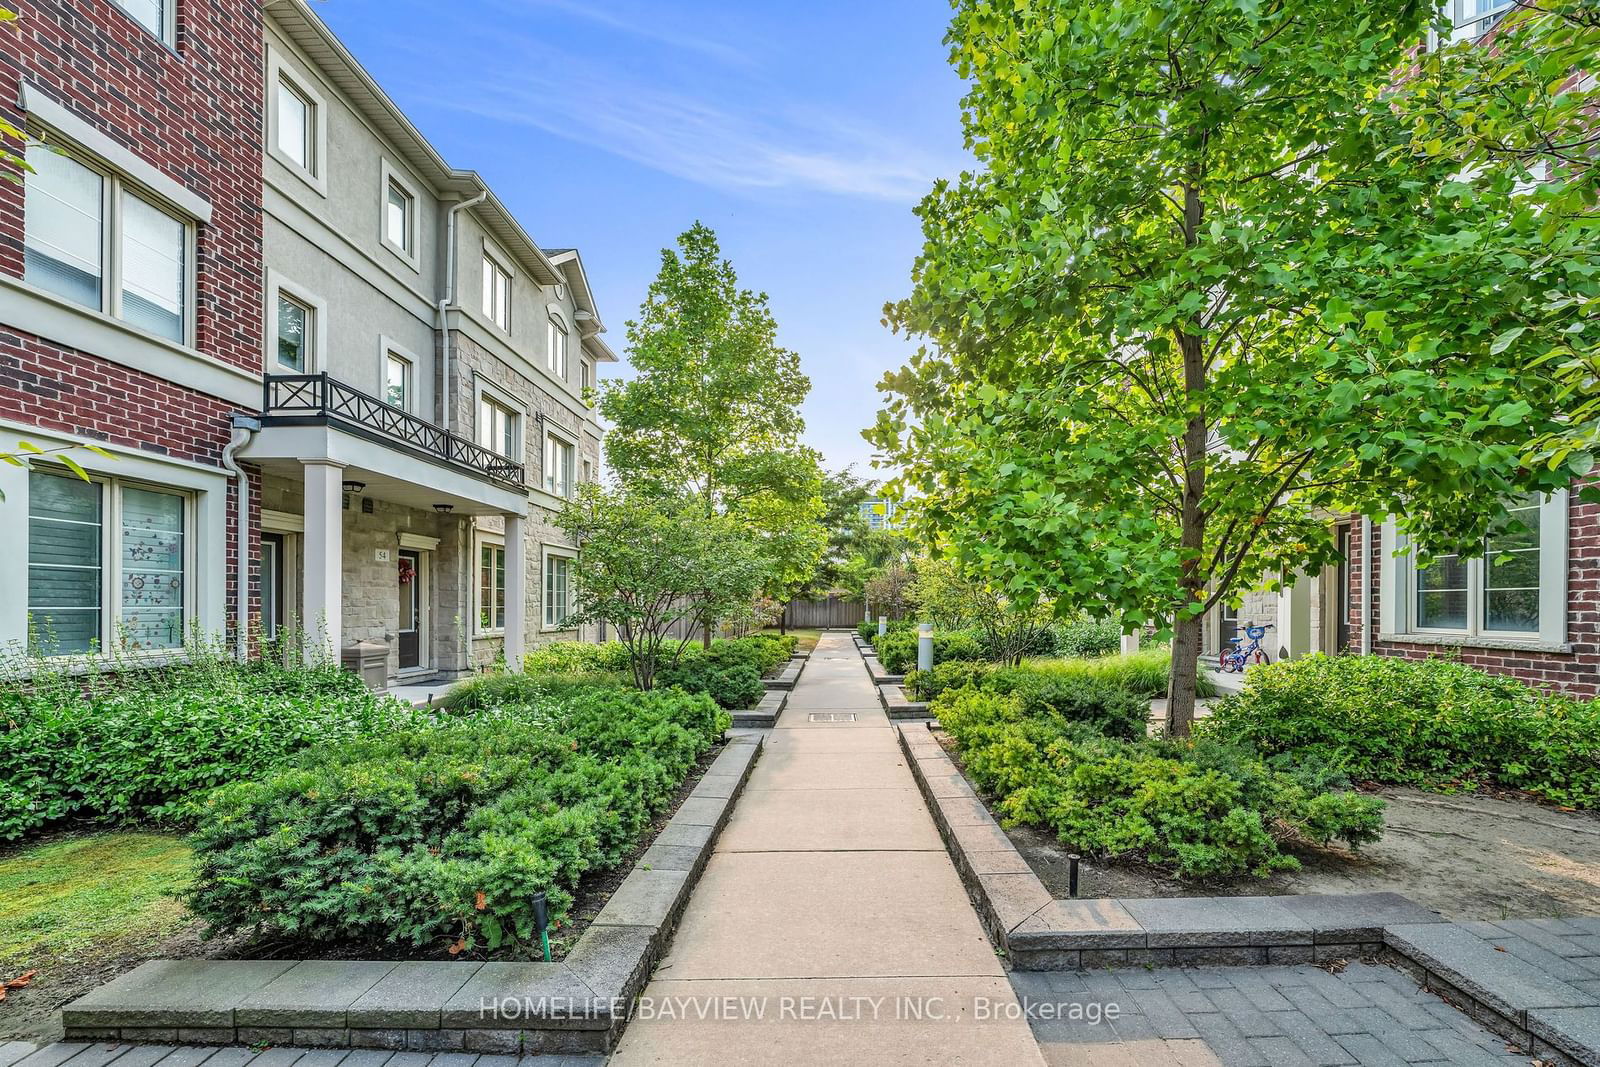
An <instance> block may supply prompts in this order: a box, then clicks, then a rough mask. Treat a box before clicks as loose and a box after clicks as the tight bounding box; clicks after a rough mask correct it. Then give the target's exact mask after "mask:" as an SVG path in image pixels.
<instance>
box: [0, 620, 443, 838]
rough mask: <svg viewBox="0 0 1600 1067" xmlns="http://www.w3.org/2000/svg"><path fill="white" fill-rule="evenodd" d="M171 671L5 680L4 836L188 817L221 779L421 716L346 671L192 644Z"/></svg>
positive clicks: (39, 669)
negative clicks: (66, 825)
mask: <svg viewBox="0 0 1600 1067" xmlns="http://www.w3.org/2000/svg"><path fill="white" fill-rule="evenodd" d="M189 655H190V662H189V663H188V664H185V665H182V666H174V667H169V668H165V669H160V670H151V669H145V670H133V671H126V672H124V673H120V674H116V675H90V676H87V677H74V676H68V675H64V674H59V673H57V674H52V673H50V670H49V668H48V665H45V664H34V665H32V667H31V668H30V670H31V671H32V673H31V677H30V680H29V681H28V682H27V683H26V684H13V683H8V684H7V685H6V686H5V687H3V688H0V840H8V841H9V840H15V839H16V838H19V837H22V836H24V835H26V834H29V833H33V832H35V831H37V830H40V829H42V828H45V827H48V826H51V825H53V824H56V823H59V822H61V821H62V820H64V819H79V820H93V821H99V822H115V821H119V820H127V819H154V820H157V821H182V820H184V819H186V818H189V817H191V816H192V814H193V806H194V805H195V804H196V803H197V802H198V800H199V798H200V796H201V795H202V794H204V793H205V792H206V791H207V790H209V789H211V788H212V787H214V786H218V785H222V784H224V783H227V782H234V781H238V780H239V779H241V778H252V777H256V776H258V775H260V774H263V773H264V772H266V771H268V770H271V769H272V768H274V767H277V766H279V765H281V764H282V763H284V761H285V760H287V759H288V758H289V757H290V756H291V755H293V754H294V753H295V752H298V751H299V750H300V749H302V748H304V747H305V746H307V745H309V744H312V743H316V742H321V741H337V740H341V739H345V738H359V737H373V736H381V735H383V734H387V733H390V732H392V731H394V730H398V729H405V728H407V727H409V726H411V725H413V724H414V723H416V722H418V721H421V720H422V718H423V716H422V715H421V713H418V712H416V711H414V710H413V709H412V708H410V707H409V706H408V705H406V704H403V703H401V702H400V701H397V700H394V699H392V698H390V697H384V696H379V695H377V694H375V693H373V692H371V691H370V690H368V689H367V688H366V687H365V686H364V685H362V684H361V680H360V679H359V678H357V677H356V676H355V675H354V674H351V673H349V672H347V671H343V670H340V669H339V668H337V667H332V666H326V667H303V666H299V665H296V666H294V667H285V666H282V665H281V664H278V663H275V662H271V661H268V660H256V661H253V662H251V663H248V664H242V665H241V664H238V663H235V662H233V661H232V660H231V659H230V658H228V656H227V654H226V651H225V650H221V649H208V648H203V647H198V646H197V647H192V648H191V649H190V651H189Z"/></svg>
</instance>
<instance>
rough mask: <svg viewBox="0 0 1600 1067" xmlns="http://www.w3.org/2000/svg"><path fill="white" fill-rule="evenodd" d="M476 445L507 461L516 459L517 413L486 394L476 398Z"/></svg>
mask: <svg viewBox="0 0 1600 1067" xmlns="http://www.w3.org/2000/svg"><path fill="white" fill-rule="evenodd" d="M478 443H479V444H480V445H482V446H483V447H484V448H488V449H492V450H493V451H495V452H498V453H499V454H500V455H502V456H505V457H506V458H507V459H516V458H517V413H516V412H515V411H513V410H512V409H511V407H510V406H509V405H507V404H503V403H501V402H500V401H499V400H497V399H495V398H494V397H492V396H490V395H489V394H487V393H483V394H480V395H479V397H478Z"/></svg>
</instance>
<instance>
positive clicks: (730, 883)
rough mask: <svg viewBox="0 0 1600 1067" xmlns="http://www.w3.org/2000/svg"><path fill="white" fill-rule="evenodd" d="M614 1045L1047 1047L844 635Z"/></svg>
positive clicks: (700, 1059) (627, 1065)
mask: <svg viewBox="0 0 1600 1067" xmlns="http://www.w3.org/2000/svg"><path fill="white" fill-rule="evenodd" d="M849 715H853V716H854V720H853V721H838V722H828V721H813V716H818V717H821V716H830V717H843V716H849ZM612 1062H613V1063H615V1064H618V1065H623V1067H631V1065H636V1064H659V1063H684V1064H709V1063H715V1064H763V1065H765V1064H772V1063H782V1064H807V1063H817V1064H830V1065H832V1064H840V1063H861V1064H866V1063H870V1064H898V1063H907V1064H909V1063H918V1064H921V1063H941V1064H975V1063H996V1064H1005V1065H1008V1067H1012V1065H1015V1067H1027V1065H1030V1064H1040V1063H1042V1060H1041V1058H1040V1053H1039V1049H1038V1046H1037V1044H1036V1043H1035V1042H1034V1040H1033V1038H1032V1036H1031V1034H1030V1032H1029V1029H1028V1025H1027V1022H1026V1021H1025V1019H1024V1018H1023V1016H1022V1014H1021V1011H1020V1008H1019V1006H1018V1004H1017V1001H1016V998H1015V995H1014V994H1013V992H1012V990H1011V986H1010V984H1009V983H1008V982H1007V980H1006V976H1005V971H1004V969H1003V968H1002V966H1001V964H1000V961H999V959H997V958H996V956H995V954H994V950H993V948H992V947H991V945H990V944H989V941H988V938H987V937H986V936H985V935H984V932H983V930H982V928H981V927H980V926H979V925H978V920H977V917H976V915H975V914H974V913H973V910H972V907H971V905H970V904H969V903H968V901H967V897H966V893H965V891H964V890H963V889H962V886H961V882H960V880H959V879H958V878H957V876H956V873H955V869H954V867H953V866H952V865H951V863H950V860H949V857H948V856H947V855H946V853H945V851H944V846H943V845H942V843H941V842H940V840H939V836H938V833H937V831H936V830H935V829H934V826H933V821H932V819H931V818H930V817H929V815H928V812H927V808H926V807H925V805H924V804H923V801H922V797H921V796H920V795H919V794H918V792H917V789H916V786H915V785H914V784H913V782H912V780H911V773H910V771H909V770H908V769H907V768H906V766H905V761H904V759H903V758H902V757H901V754H900V749H899V746H898V743H897V742H896V740H895V733H894V731H893V729H892V728H891V726H890V724H889V722H888V720H887V718H886V717H885V716H884V714H883V711H882V709H881V708H880V706H879V704H878V699H877V693H876V691H875V689H874V688H873V686H872V685H871V683H870V682H869V680H868V678H867V674H866V671H865V669H864V667H863V665H862V662H861V657H860V656H859V655H858V654H857V652H856V650H855V648H854V645H853V643H852V642H851V641H850V638H849V636H848V635H846V634H839V633H828V634H824V635H823V637H822V640H821V642H820V643H819V644H818V646H817V648H816V651H815V652H813V653H812V655H811V659H810V662H809V663H808V664H807V666H806V669H805V673H804V674H803V675H802V676H801V678H800V683H799V685H798V686H797V687H796V688H795V690H794V692H793V694H792V695H791V696H790V699H789V704H788V707H787V709H786V710H785V711H784V713H783V716H782V718H781V719H780V720H779V723H778V727H777V728H776V729H775V730H773V731H772V732H771V735H770V736H769V738H768V740H767V744H766V748H765V750H764V751H763V753H762V755H761V759H760V761H759V762H758V763H757V764H756V766H755V769H754V771H753V772H752V774H751V777H750V781H749V783H748V785H747V786H746V787H745V791H744V794H743V795H742V796H741V798H740V800H739V803H738V805H737V807H735V808H734V812H733V816H732V819H731V820H730V822H729V823H728V825H727V827H726V828H725V829H724V830H723V832H722V835H721V837H720V838H719V839H718V841H717V847H716V851H715V852H714V853H713V855H712V857H711V860H710V862H709V864H708V865H707V867H706V871H705V874H704V875H703V876H702V878H701V880H700V882H699V884H698V885H697V886H696V887H695V891H694V894H693V895H692V896H691V897H690V899H689V906H688V909H687V910H686V911H685V913H684V916H683V919H682V921H681V922H680V924H679V926H678V930H677V933H676V935H675V936H674V938H673V942H672V946H671V948H670V950H669V952H668V955H667V956H666V958H665V959H664V960H663V961H662V962H661V964H660V966H659V967H658V968H657V970H656V972H655V976H654V979H653V981H652V982H651V983H650V986H649V987H648V988H647V989H646V990H645V994H644V998H643V1000H642V1002H641V1012H640V1013H639V1014H638V1015H636V1016H635V1018H634V1020H633V1022H632V1023H630V1024H629V1026H628V1030H627V1033H626V1034H625V1035H624V1036H623V1039H622V1044H621V1046H620V1048H619V1049H618V1050H617V1053H616V1055H615V1056H614V1057H613V1060H612Z"/></svg>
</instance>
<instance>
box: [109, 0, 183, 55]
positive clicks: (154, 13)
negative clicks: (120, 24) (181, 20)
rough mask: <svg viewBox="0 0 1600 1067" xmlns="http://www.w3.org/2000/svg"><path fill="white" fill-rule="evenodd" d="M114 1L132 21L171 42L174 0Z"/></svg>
mask: <svg viewBox="0 0 1600 1067" xmlns="http://www.w3.org/2000/svg"><path fill="white" fill-rule="evenodd" d="M116 2H117V6H118V7H120V8H122V10H124V11H126V12H127V13H128V17H129V18H131V19H133V21H135V22H137V23H138V24H139V25H141V26H143V27H144V28H145V29H147V30H149V31H150V32H151V33H153V34H155V35H156V37H158V38H159V39H160V40H162V41H163V42H165V43H166V44H169V45H170V44H171V43H172V38H173V30H174V28H175V27H174V26H173V18H172V15H173V8H174V6H175V5H174V0H116Z"/></svg>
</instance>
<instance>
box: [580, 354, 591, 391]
mask: <svg viewBox="0 0 1600 1067" xmlns="http://www.w3.org/2000/svg"><path fill="white" fill-rule="evenodd" d="M593 388H594V364H593V363H590V362H589V361H588V360H586V359H580V360H578V389H579V391H580V392H582V393H583V395H584V396H586V397H587V396H588V395H589V390H591V389H593Z"/></svg>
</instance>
